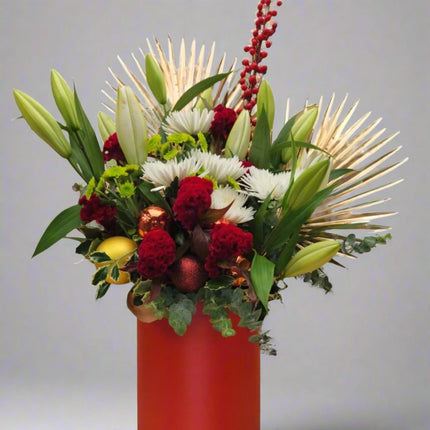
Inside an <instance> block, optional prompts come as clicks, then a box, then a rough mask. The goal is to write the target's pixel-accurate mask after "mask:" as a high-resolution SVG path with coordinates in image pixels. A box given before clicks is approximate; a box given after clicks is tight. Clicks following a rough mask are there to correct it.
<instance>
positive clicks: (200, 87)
mask: <svg viewBox="0 0 430 430" xmlns="http://www.w3.org/2000/svg"><path fill="white" fill-rule="evenodd" d="M229 74H230V72H227V73H220V74H218V75H214V76H210V77H209V78H206V79H203V80H202V81H200V82H198V83H197V84H195V85H194V86H192V87H191V88H190V89H189V90H187V91H185V93H184V94H182V96H181V97H180V98H179V100H178V101H177V102H176V104H175V106H173V108H172V112H174V111H177V110H182V109H183V108H184V107H185V106H186V105H187V104H188V103H190V102H191V101H192V100H193V99H194V98H196V97H197V96H198V95H199V94H201V93H202V92H203V91H205V90H206V89H208V88H210V87H211V86H212V85H214V84H216V83H217V82H219V81H222V80H223V79H225V78H226V77H227V76H228V75H229Z"/></svg>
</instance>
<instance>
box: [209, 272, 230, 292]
mask: <svg viewBox="0 0 430 430" xmlns="http://www.w3.org/2000/svg"><path fill="white" fill-rule="evenodd" d="M233 282H234V278H233V277H232V276H227V275H222V276H217V277H216V278H212V279H209V281H207V282H206V284H205V288H207V289H209V290H221V289H223V288H228V287H229V286H230V285H231V284H232V283H233Z"/></svg>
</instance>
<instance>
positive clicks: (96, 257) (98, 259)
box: [90, 251, 111, 263]
mask: <svg viewBox="0 0 430 430" xmlns="http://www.w3.org/2000/svg"><path fill="white" fill-rule="evenodd" d="M90 259H91V261H93V262H94V263H104V262H106V261H110V260H111V258H110V257H109V255H107V254H106V253H105V252H100V251H98V252H93V253H92V254H91V255H90Z"/></svg>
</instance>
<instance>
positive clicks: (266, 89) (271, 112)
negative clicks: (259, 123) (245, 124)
mask: <svg viewBox="0 0 430 430" xmlns="http://www.w3.org/2000/svg"><path fill="white" fill-rule="evenodd" d="M263 108H264V110H265V111H266V115H267V121H268V123H269V127H270V130H272V128H273V121H274V119H275V99H274V98H273V92H272V89H271V88H270V85H269V84H268V83H267V81H265V80H263V81H262V82H261V84H260V87H259V89H258V96H257V118H258V112H262V110H263Z"/></svg>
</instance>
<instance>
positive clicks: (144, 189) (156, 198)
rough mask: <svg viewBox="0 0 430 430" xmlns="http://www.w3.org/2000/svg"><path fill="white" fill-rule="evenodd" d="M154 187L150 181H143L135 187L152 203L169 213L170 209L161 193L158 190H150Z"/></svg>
mask: <svg viewBox="0 0 430 430" xmlns="http://www.w3.org/2000/svg"><path fill="white" fill-rule="evenodd" d="M153 188H154V185H153V184H151V183H150V182H146V181H143V182H142V183H141V184H140V185H139V186H138V187H137V189H138V190H139V191H140V192H141V193H142V194H143V196H144V197H145V198H146V199H147V200H148V201H149V202H150V203H152V204H153V205H155V206H159V207H160V208H163V209H165V210H167V211H168V212H169V213H171V212H172V210H171V209H170V206H169V204H168V203H167V202H166V200H165V199H164V198H163V197H162V196H161V194H160V193H159V192H158V191H152V189H153Z"/></svg>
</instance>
